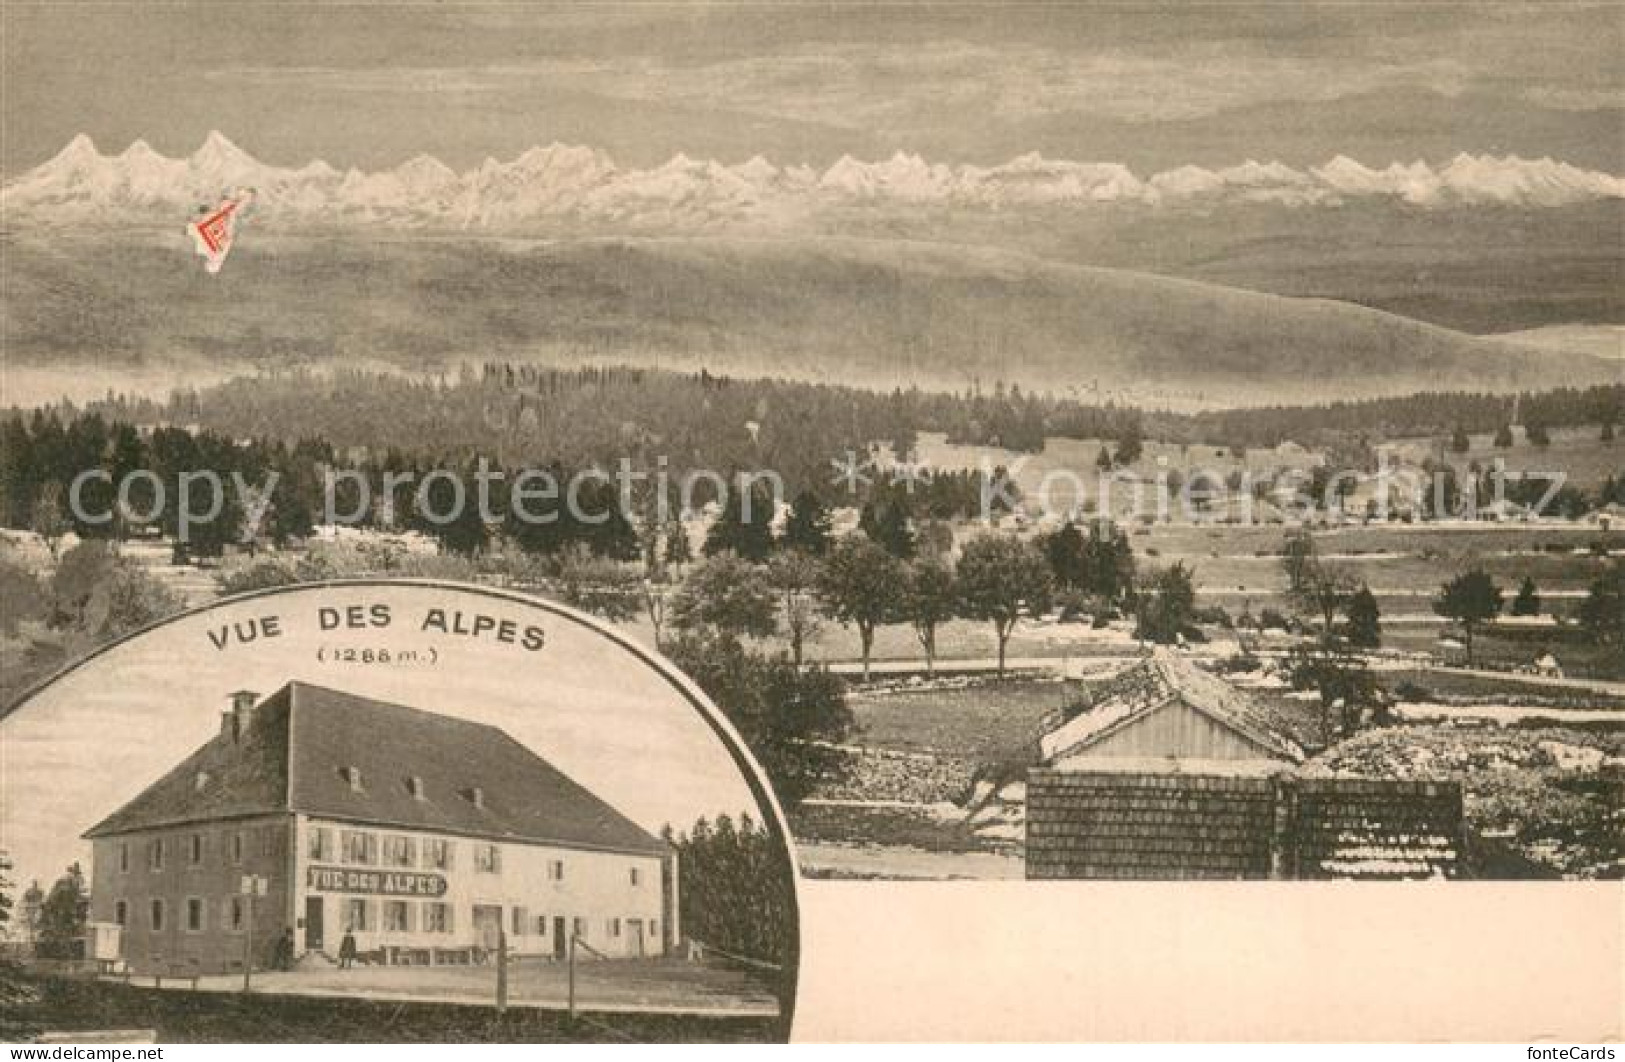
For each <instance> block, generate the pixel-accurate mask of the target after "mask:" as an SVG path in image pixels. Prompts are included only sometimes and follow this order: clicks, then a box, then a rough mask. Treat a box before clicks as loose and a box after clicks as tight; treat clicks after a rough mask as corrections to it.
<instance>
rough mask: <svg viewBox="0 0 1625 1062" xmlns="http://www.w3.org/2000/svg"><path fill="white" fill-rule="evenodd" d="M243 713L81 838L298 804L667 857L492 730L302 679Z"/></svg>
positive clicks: (472, 833)
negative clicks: (243, 725)
mask: <svg viewBox="0 0 1625 1062" xmlns="http://www.w3.org/2000/svg"><path fill="white" fill-rule="evenodd" d="M253 717H254V721H253V723H252V725H251V726H249V727H248V728H247V730H246V731H245V732H244V735H243V738H242V739H241V741H234V740H233V739H232V737H231V736H230V734H229V733H222V734H220V735H217V736H216V737H214V738H213V739H211V740H210V741H209V742H208V743H207V744H205V745H204V746H203V747H202V748H200V749H198V750H197V751H196V752H194V753H193V754H192V755H191V756H189V757H187V758H186V759H185V760H183V761H182V762H181V764H180V766H178V767H176V768H175V769H174V770H172V771H170V772H169V773H168V774H166V775H165V776H164V777H163V778H161V779H159V780H158V781H157V782H155V783H154V784H153V785H151V786H149V787H148V788H147V789H146V790H145V791H144V792H143V793H141V795H140V796H138V797H136V798H135V799H134V800H132V801H130V803H128V804H126V805H125V806H124V807H122V808H120V809H119V810H118V811H117V812H115V813H114V814H113V815H111V816H109V817H108V818H107V819H105V820H104V821H102V822H101V823H99V824H97V825H96V826H94V827H92V828H91V829H90V830H89V831H88V832H87V833H86V834H85V836H87V837H101V836H107V835H110V834H117V833H127V832H130V831H132V830H139V829H150V828H154V827H159V826H168V825H178V824H181V823H189V822H199V821H206V820H214V819H221V818H232V817H242V816H250V815H258V814H265V813H272V814H275V813H283V814H286V813H289V812H295V813H301V814H307V815H311V816H315V817H319V818H324V819H334V820H338V821H342V822H353V823H358V824H367V825H374V826H384V827H390V826H393V827H397V828H403V829H413V830H424V831H428V832H439V833H448V834H456V835H461V836H468V837H481V838H488V839H491V840H499V841H520V842H528V843H534V844H551V845H557V846H561V847H567V848H581V849H590V850H596V851H609V852H624V853H627V854H633V855H661V854H664V853H665V852H666V846H665V845H664V844H663V843H662V842H661V841H659V840H657V839H656V838H654V837H652V836H650V835H649V834H648V833H647V832H646V831H645V830H643V829H642V828H641V827H639V826H638V825H637V824H636V823H634V822H632V821H631V820H630V819H628V818H626V817H625V816H624V815H622V814H621V813H620V812H618V811H616V810H615V809H614V808H612V807H610V806H609V805H608V804H606V803H604V801H602V800H600V799H599V798H598V797H596V796H594V795H593V794H592V793H590V792H588V791H587V790H586V789H584V788H582V787H581V786H580V785H578V784H576V783H575V782H574V781H572V780H571V779H570V778H568V777H566V776H565V775H564V774H563V773H561V772H560V771H559V770H558V769H557V768H555V767H553V766H552V765H551V764H549V763H547V762H546V761H545V760H543V759H542V758H541V757H539V756H537V755H536V754H535V753H533V752H531V751H530V750H529V749H527V748H525V747H524V746H523V745H521V744H519V743H518V742H517V741H515V740H514V739H513V738H511V737H510V736H508V734H507V733H505V732H504V731H502V730H500V729H498V728H496V727H493V726H488V725H485V724H483V723H473V722H468V721H466V720H462V719H454V718H452V717H450V716H445V715H439V714H437V713H434V712H426V711H422V710H421V709H417V708H407V707H404V706H401V705H396V704H388V703H385V702H383V701H376V700H372V699H370V698H367V697H359V696H356V695H354V694H349V693H341V692H339V691H338V690H332V689H327V688H325V687H322V686H315V685H311V684H309V683H304V682H290V683H288V684H287V685H286V686H284V687H282V689H280V690H278V691H277V692H276V693H275V694H273V695H272V696H271V697H269V698H267V699H266V700H265V701H264V702H263V703H262V704H261V705H260V706H259V707H258V708H257V709H255V711H254V713H253ZM199 772H202V774H203V778H204V780H203V782H202V783H201V784H200V783H199V781H198V777H199ZM352 779H354V781H353V782H352ZM414 787H416V791H415V792H414Z"/></svg>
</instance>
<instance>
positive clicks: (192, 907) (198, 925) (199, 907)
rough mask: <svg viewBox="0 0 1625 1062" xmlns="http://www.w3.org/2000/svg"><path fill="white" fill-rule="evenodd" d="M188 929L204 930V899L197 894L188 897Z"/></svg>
mask: <svg viewBox="0 0 1625 1062" xmlns="http://www.w3.org/2000/svg"><path fill="white" fill-rule="evenodd" d="M186 931H187V932H188V933H201V932H203V901H202V900H200V899H198V898H197V897H196V896H188V897H187V898H186Z"/></svg>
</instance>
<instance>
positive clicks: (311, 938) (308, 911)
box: [305, 896, 323, 951]
mask: <svg viewBox="0 0 1625 1062" xmlns="http://www.w3.org/2000/svg"><path fill="white" fill-rule="evenodd" d="M322 911H323V904H322V898H321V897H320V896H306V897H305V950H306V951H321V950H322Z"/></svg>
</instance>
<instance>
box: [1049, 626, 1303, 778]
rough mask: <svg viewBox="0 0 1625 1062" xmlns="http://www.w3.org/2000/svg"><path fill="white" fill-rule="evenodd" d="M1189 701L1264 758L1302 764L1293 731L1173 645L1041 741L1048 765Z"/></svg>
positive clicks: (1115, 681) (1123, 675)
mask: <svg viewBox="0 0 1625 1062" xmlns="http://www.w3.org/2000/svg"><path fill="white" fill-rule="evenodd" d="M1175 703H1178V704H1183V705H1185V706H1187V707H1188V708H1191V709H1192V710H1194V711H1197V712H1200V713H1201V714H1202V715H1204V716H1206V717H1208V718H1209V719H1211V720H1212V721H1213V722H1215V723H1217V724H1218V725H1220V726H1222V727H1224V728H1225V729H1227V730H1229V731H1230V732H1231V733H1234V734H1236V735H1237V736H1238V737H1240V738H1242V739H1243V740H1244V741H1246V742H1247V743H1249V744H1251V745H1253V746H1255V747H1257V749H1258V750H1259V756H1260V757H1261V758H1268V759H1278V760H1284V761H1288V762H1290V763H1294V764H1297V763H1302V762H1303V760H1304V752H1303V749H1302V748H1301V747H1300V746H1299V744H1298V742H1297V740H1296V739H1295V738H1294V736H1293V735H1292V733H1291V732H1290V730H1289V729H1288V728H1287V727H1285V726H1283V725H1282V723H1281V720H1279V719H1277V718H1276V717H1275V716H1273V715H1272V714H1271V713H1269V712H1268V711H1266V710H1264V709H1263V707H1262V706H1260V705H1258V704H1256V703H1254V702H1253V700H1252V698H1251V697H1249V696H1248V695H1247V694H1246V693H1245V692H1243V691H1242V690H1239V689H1237V688H1236V687H1234V686H1232V685H1230V684H1229V683H1228V682H1225V681H1224V680H1223V679H1221V678H1219V677H1218V676H1216V675H1211V674H1209V673H1208V672H1206V671H1203V670H1202V669H1201V668H1199V667H1197V666H1196V665H1195V664H1193V663H1192V662H1191V661H1189V660H1187V659H1185V658H1184V657H1183V656H1180V655H1179V654H1178V653H1176V652H1174V651H1172V650H1168V649H1157V650H1155V651H1154V652H1153V653H1152V654H1151V656H1150V657H1148V658H1147V659H1146V660H1144V661H1142V662H1141V663H1138V664H1134V665H1132V666H1130V667H1127V668H1125V669H1123V671H1122V672H1120V673H1119V674H1117V675H1116V676H1114V677H1113V678H1112V679H1110V680H1109V681H1107V682H1106V683H1104V684H1102V686H1101V687H1100V688H1099V689H1098V690H1097V694H1096V696H1095V699H1094V704H1093V705H1092V706H1091V707H1089V708H1087V709H1085V710H1084V711H1081V712H1079V713H1078V714H1076V715H1074V716H1072V717H1071V718H1069V719H1066V720H1065V721H1063V722H1061V723H1060V724H1059V725H1058V726H1056V727H1055V728H1054V729H1052V730H1050V731H1049V732H1048V733H1047V734H1045V735H1043V737H1041V738H1040V739H1039V747H1040V750H1041V751H1042V753H1043V757H1044V761H1045V762H1046V763H1055V762H1056V761H1058V760H1060V759H1063V758H1065V757H1068V756H1071V755H1074V754H1076V753H1078V752H1081V751H1083V750H1084V749H1087V748H1088V747H1090V746H1091V745H1094V744H1097V743H1098V742H1100V741H1103V740H1105V739H1106V738H1107V737H1108V736H1109V735H1111V734H1114V733H1116V732H1117V731H1119V730H1121V729H1122V728H1124V727H1126V726H1129V725H1131V724H1132V723H1134V722H1136V721H1138V720H1140V719H1143V718H1144V717H1145V716H1147V715H1149V714H1151V713H1152V712H1155V711H1157V710H1159V709H1161V708H1163V707H1165V706H1167V705H1170V704H1175Z"/></svg>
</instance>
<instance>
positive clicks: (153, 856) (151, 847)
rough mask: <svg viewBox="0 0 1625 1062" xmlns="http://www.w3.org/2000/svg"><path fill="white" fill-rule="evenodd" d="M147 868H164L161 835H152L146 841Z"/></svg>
mask: <svg viewBox="0 0 1625 1062" xmlns="http://www.w3.org/2000/svg"><path fill="white" fill-rule="evenodd" d="M147 869H148V870H162V869H164V839H163V838H162V837H154V838H153V839H152V840H150V841H148V842H147Z"/></svg>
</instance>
